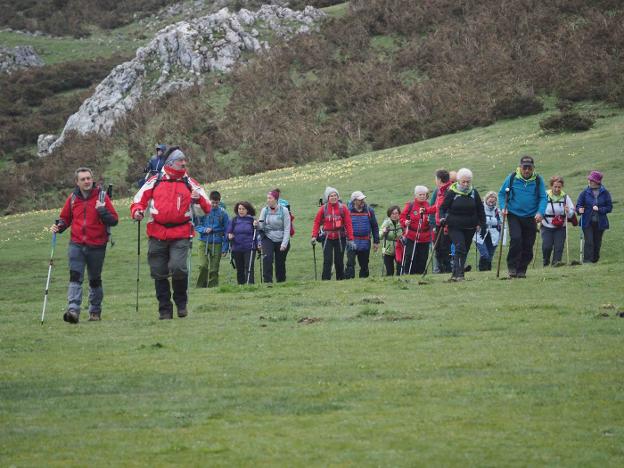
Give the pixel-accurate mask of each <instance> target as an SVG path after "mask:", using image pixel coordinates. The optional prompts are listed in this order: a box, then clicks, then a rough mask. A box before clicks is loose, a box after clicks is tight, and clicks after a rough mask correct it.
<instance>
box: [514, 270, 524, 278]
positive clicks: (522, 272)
mask: <svg viewBox="0 0 624 468" xmlns="http://www.w3.org/2000/svg"><path fill="white" fill-rule="evenodd" d="M516 278H526V271H519V272H518V273H517V274H516Z"/></svg>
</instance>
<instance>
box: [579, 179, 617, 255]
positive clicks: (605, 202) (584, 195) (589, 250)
mask: <svg viewBox="0 0 624 468" xmlns="http://www.w3.org/2000/svg"><path fill="white" fill-rule="evenodd" d="M587 181H588V183H589V185H588V187H587V188H586V189H585V190H583V191H582V192H581V193H580V194H579V196H578V199H577V201H576V210H577V211H578V213H579V214H580V215H581V228H582V229H583V236H584V239H585V246H584V249H583V263H589V262H592V263H596V262H597V261H598V259H599V258H600V247H601V245H602V235H603V234H604V232H605V231H606V230H607V229H609V220H608V219H607V213H611V210H612V209H613V204H612V203H611V194H610V193H609V191H608V190H607V189H606V188H605V187H604V185H602V173H601V172H598V171H591V172H590V173H589V175H588V176H587Z"/></svg>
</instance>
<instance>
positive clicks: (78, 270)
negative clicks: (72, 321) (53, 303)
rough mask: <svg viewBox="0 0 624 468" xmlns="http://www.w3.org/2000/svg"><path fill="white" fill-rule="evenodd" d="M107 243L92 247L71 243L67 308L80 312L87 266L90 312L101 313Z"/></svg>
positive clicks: (68, 253)
mask: <svg viewBox="0 0 624 468" xmlns="http://www.w3.org/2000/svg"><path fill="white" fill-rule="evenodd" d="M105 255H106V245H103V246H101V247H90V246H88V245H80V244H74V243H73V242H70V243H69V249H68V250H67V256H68V259H69V287H68V288H67V310H73V311H75V312H76V313H77V314H80V306H81V305H82V281H83V279H84V270H85V266H86V267H87V273H88V275H89V313H90V314H97V315H100V314H101V313H102V299H103V298H104V289H103V288H102V267H103V266H104V256H105Z"/></svg>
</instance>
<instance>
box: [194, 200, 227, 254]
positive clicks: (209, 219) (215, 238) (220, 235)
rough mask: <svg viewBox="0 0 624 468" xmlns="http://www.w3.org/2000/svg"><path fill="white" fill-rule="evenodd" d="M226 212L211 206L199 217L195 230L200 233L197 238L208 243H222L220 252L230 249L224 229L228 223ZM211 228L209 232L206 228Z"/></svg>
mask: <svg viewBox="0 0 624 468" xmlns="http://www.w3.org/2000/svg"><path fill="white" fill-rule="evenodd" d="M228 221H229V218H228V215H227V212H226V211H225V210H224V209H223V208H222V207H221V206H219V207H217V208H213V209H212V210H210V213H208V214H207V215H205V216H202V217H201V218H199V220H198V222H197V225H196V226H195V230H196V231H197V232H198V233H199V234H200V236H199V239H200V240H202V241H204V242H207V243H209V244H223V245H222V247H221V252H228V251H229V249H230V246H229V242H228V239H227V236H226V235H225V229H226V228H227V225H228ZM207 228H211V229H212V231H211V232H210V233H206V229H207Z"/></svg>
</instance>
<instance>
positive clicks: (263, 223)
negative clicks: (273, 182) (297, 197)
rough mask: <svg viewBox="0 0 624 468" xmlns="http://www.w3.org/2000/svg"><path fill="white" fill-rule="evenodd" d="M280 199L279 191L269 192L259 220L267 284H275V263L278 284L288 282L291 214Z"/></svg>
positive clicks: (264, 277)
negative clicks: (287, 269)
mask: <svg viewBox="0 0 624 468" xmlns="http://www.w3.org/2000/svg"><path fill="white" fill-rule="evenodd" d="M279 199H280V192H279V191H277V190H271V191H269V192H268V193H267V204H266V206H265V207H263V208H262V210H260V217H259V219H258V232H259V233H260V238H261V244H260V249H261V250H262V279H263V281H264V282H265V283H272V282H273V263H275V280H276V281H277V282H278V283H283V282H284V281H286V256H287V255H288V250H289V249H290V212H289V211H288V208H287V207H286V205H282V204H281V203H279Z"/></svg>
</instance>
